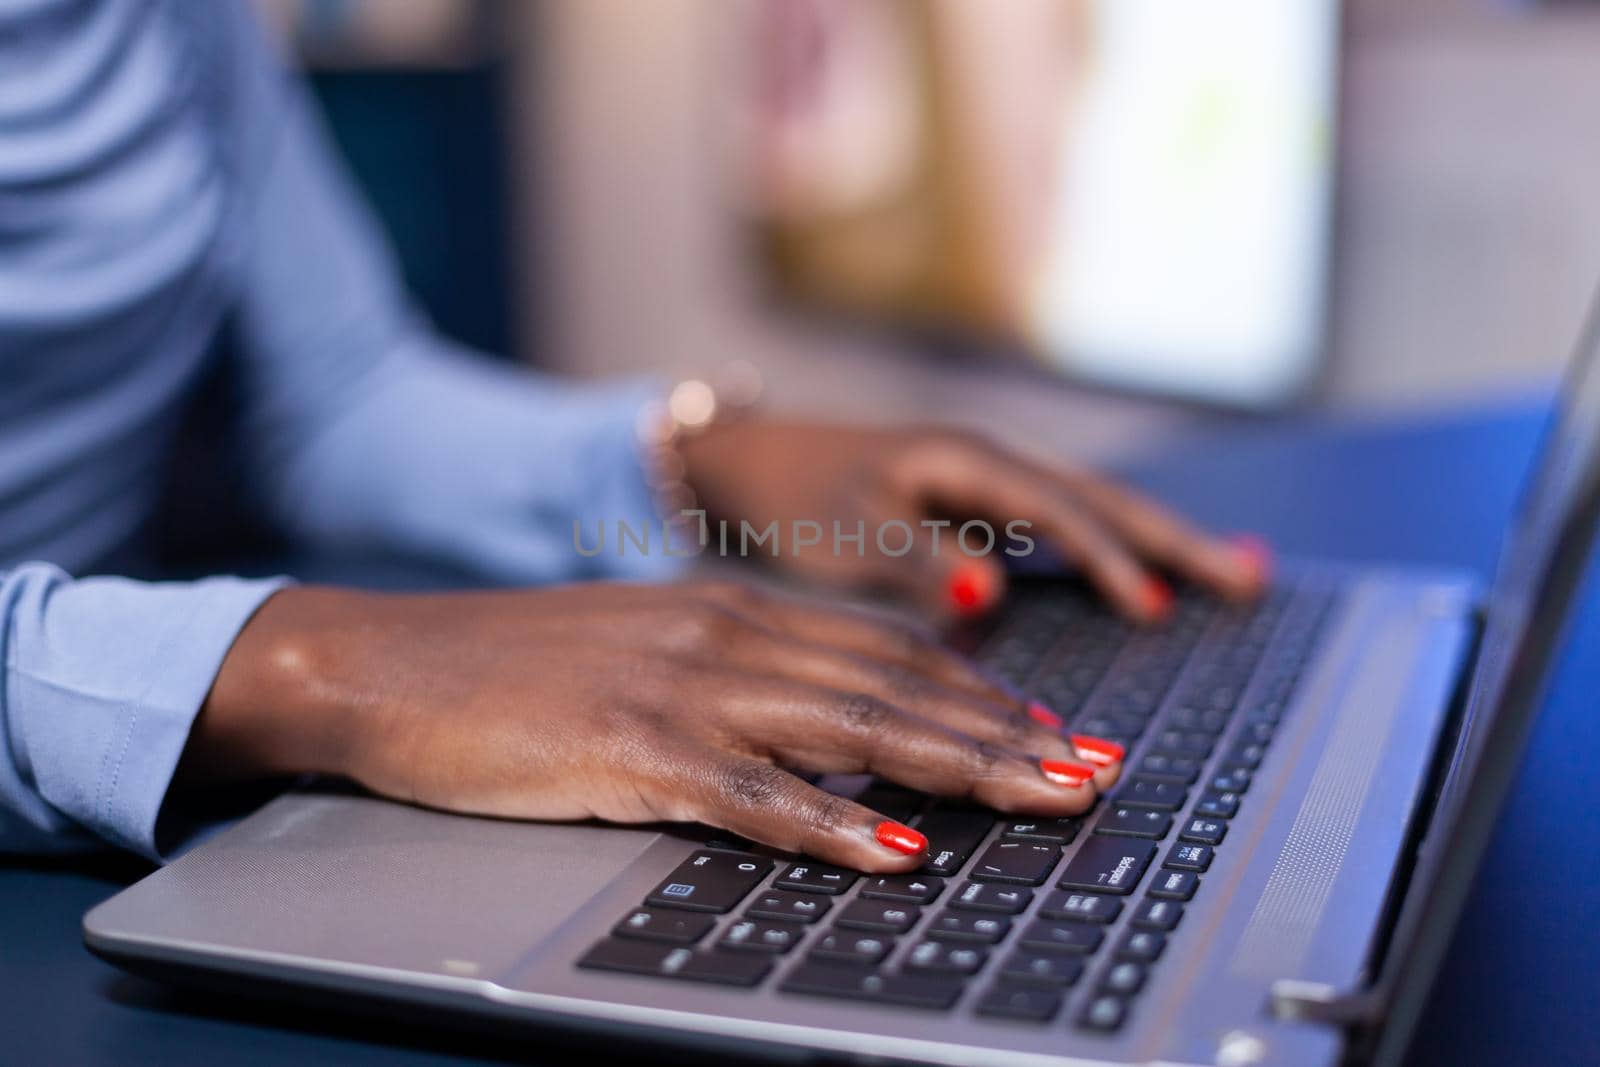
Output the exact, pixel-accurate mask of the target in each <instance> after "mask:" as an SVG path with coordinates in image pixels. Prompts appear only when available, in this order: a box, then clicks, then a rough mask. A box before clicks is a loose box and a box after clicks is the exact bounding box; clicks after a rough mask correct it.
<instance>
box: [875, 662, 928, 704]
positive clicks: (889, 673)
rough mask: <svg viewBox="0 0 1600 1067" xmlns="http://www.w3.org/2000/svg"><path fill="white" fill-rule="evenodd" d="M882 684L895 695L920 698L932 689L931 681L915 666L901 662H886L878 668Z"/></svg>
mask: <svg viewBox="0 0 1600 1067" xmlns="http://www.w3.org/2000/svg"><path fill="white" fill-rule="evenodd" d="M878 670H879V673H880V675H881V677H882V678H883V684H884V685H885V686H886V687H887V688H888V691H889V692H891V693H893V694H895V695H896V696H897V697H901V698H905V699H915V700H920V699H923V698H925V697H927V696H928V695H929V694H931V693H932V692H933V690H934V685H933V682H932V681H930V680H929V679H928V677H927V676H926V675H925V674H923V673H922V672H921V671H919V670H917V669H916V668H915V667H910V666H907V665H906V664H903V663H886V664H884V665H883V666H882V667H880V668H878Z"/></svg>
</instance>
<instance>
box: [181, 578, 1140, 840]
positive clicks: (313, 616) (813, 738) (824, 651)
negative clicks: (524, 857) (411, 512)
mask: <svg viewBox="0 0 1600 1067" xmlns="http://www.w3.org/2000/svg"><path fill="white" fill-rule="evenodd" d="M1052 719H1053V716H1051V715H1050V714H1049V713H1048V711H1045V710H1044V709H1041V708H1039V707H1038V706H1037V705H1029V704H1028V703H1027V702H1026V701H1025V700H1024V699H1023V698H1022V697H1020V696H1018V695H1017V694H1015V693H1013V692H1011V691H1009V690H1007V689H1006V688H1004V687H1003V686H1002V685H1000V684H999V683H997V682H995V681H994V680H992V679H990V678H988V677H986V676H984V675H983V674H981V673H980V672H979V671H978V669H976V668H975V667H973V666H971V665H970V664H968V663H967V662H965V661H963V660H962V659H960V658H959V657H957V656H955V655H953V654H951V653H950V652H948V651H946V650H944V649H943V648H941V647H940V646H939V645H938V644H936V643H935V642H933V641H932V640H931V639H929V638H928V637H927V636H925V635H922V634H920V633H917V632H915V631H913V630H910V629H906V628H902V627H900V626H897V625H891V624H888V623H884V622H880V621H876V620H874V619H872V618H870V617H868V616H866V615H863V614H859V613H856V612H851V611H844V610H839V609H835V608H827V607H822V606H818V605H814V604H811V603H808V602H804V601H801V600H798V599H794V598H791V597H786V596H777V595H773V594H768V593H760V592H756V591H754V590H751V589H748V588H745V587H743V586H739V585H733V584H704V583H702V584H685V585H677V586H666V587H655V586H628V585H609V584H592V585H572V586H565V587H559V588H553V589H549V590H544V591H536V592H507V593H469V594H456V595H434V596H392V595H377V594H367V593H355V592H346V591H341V590H332V589H318V588H309V587H304V588H291V589H286V590H284V591H282V592H279V593H277V594H276V595H274V596H273V597H271V598H270V599H269V600H268V601H267V602H266V603H265V604H264V605H263V606H262V608H261V610H260V611H259V612H258V613H257V614H256V616H255V617H254V618H253V619H252V620H251V621H250V622H249V624H248V625H246V627H245V628H244V630H243V632H242V633H241V634H240V636H239V638H238V640H237V641H236V642H235V644H234V646H233V649H232V650H231V651H230V652H229V654H228V657H227V659H226V661H225V662H224V664H223V667H222V670H221V672H220V674H219V676H218V678H217V681H216V684H215V686H214V687H213V690H212V692H211V695H210V697H209V699H208V700H207V703H206V706H205V708H204V709H203V710H202V712H201V715H200V717H199V718H198V720H197V721H196V724H195V728H194V732H193V735H192V736H191V739H190V743H189V747H188V749H187V750H186V752H185V755H184V760H183V764H182V767H181V768H180V772H181V778H182V780H183V781H185V782H191V783H192V782H201V781H217V780H234V779H242V778H249V777H258V776H263V775H273V774H298V773H323V774H333V775H342V776H347V777H349V778H352V779H354V780H356V781H357V782H359V783H361V784H362V785H364V786H366V787H368V788H369V789H372V790H373V791H375V792H378V793H381V794H384V795H387V796H390V797H395V798H398V799H401V800H407V801H414V802H416V803H420V804H425V805H428V806H431V807H436V808H444V809H448V810H451V811H459V812H469V813H476V814H483V815H495V816H507V817H513V818H530V819H583V818H590V817H593V818H600V819H606V820H611V821H614V822H623V823H640V822H655V821H663V820H665V821H679V820H698V821H701V822H705V823H709V824H711V825H714V826H718V827H722V828H725V829H727V830H730V831H732V832H734V833H736V834H741V835H743V836H745V837H748V838H751V839H753V840H755V841H759V842H763V843H765V844H768V845H773V846H776V847H778V848H781V849H786V850H793V851H802V852H806V853H808V854H810V855H813V856H816V857H818V858H820V859H823V860H828V861H831V862H833V863H838V864H843V865H845V866H849V867H855V868H858V869H860V870H864V871H877V872H888V871H907V870H912V869H914V868H916V867H917V866H918V865H919V864H921V863H922V862H923V859H924V856H923V851H924V849H925V847H926V842H925V841H924V840H923V839H922V836H921V835H920V834H918V833H917V832H916V831H915V830H911V829H909V828H907V827H904V826H901V825H899V824H897V823H892V822H889V821H888V820H886V819H885V818H884V817H883V816H882V815H881V814H879V813H877V812H873V811H870V810H868V809H866V808H864V807H862V806H860V805H859V804H856V803H854V802H852V801H849V800H843V799H840V798H838V797H835V796H832V795H830V794H827V793H825V792H823V791H821V790H819V789H816V788H814V787H813V786H811V785H809V784H808V783H806V782H805V781H804V780H802V779H801V778H799V777H797V776H796V774H795V773H791V772H796V771H797V772H806V771H810V772H852V773H853V772H871V773H873V774H877V775H881V776H882V777H884V778H887V779H890V780H892V781H895V782H899V783H902V784H904V785H906V786H909V787H911V788H913V789H917V790H921V791H924V792H928V793H934V794H942V795H946V796H958V797H970V798H972V799H973V800H975V801H977V802H979V803H981V804H984V805H986V806H988V807H991V808H994V809H996V810H999V811H1005V812H1017V813H1025V814H1029V815H1037V816H1064V815H1072V814H1075V813H1078V812H1082V811H1084V810H1085V809H1087V808H1088V807H1089V805H1090V804H1091V803H1092V802H1093V800H1094V798H1095V796H1096V793H1097V791H1098V790H1103V789H1106V788H1107V787H1109V786H1110V785H1111V784H1112V783H1113V782H1114V781H1115V780H1116V778H1117V775H1118V773H1119V771H1120V767H1121V764H1120V760H1121V757H1122V751H1121V749H1120V748H1118V747H1117V746H1115V745H1110V744H1107V743H1105V742H1098V741H1096V740H1095V739H1093V738H1069V737H1065V736H1063V735H1062V734H1061V732H1060V731H1059V730H1058V729H1055V728H1052V727H1051V726H1049V725H1047V724H1048V723H1050V722H1051V721H1052ZM1054 721H1055V725H1056V726H1059V720H1054Z"/></svg>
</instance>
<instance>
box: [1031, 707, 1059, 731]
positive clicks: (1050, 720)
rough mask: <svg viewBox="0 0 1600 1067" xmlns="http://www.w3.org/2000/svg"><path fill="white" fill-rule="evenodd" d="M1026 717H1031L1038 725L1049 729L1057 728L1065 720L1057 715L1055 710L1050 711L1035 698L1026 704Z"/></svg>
mask: <svg viewBox="0 0 1600 1067" xmlns="http://www.w3.org/2000/svg"><path fill="white" fill-rule="evenodd" d="M1028 718H1030V719H1032V720H1033V721H1034V722H1036V723H1038V724H1039V725H1040V726H1043V727H1046V728H1048V729H1051V730H1059V729H1061V728H1062V727H1063V726H1065V725H1066V721H1065V720H1064V719H1062V718H1061V716H1059V715H1057V714H1056V713H1055V712H1053V711H1051V710H1050V709H1049V708H1047V707H1045V706H1044V705H1043V704H1041V703H1039V702H1038V701H1037V700H1035V701H1034V702H1033V703H1031V704H1029V705H1028Z"/></svg>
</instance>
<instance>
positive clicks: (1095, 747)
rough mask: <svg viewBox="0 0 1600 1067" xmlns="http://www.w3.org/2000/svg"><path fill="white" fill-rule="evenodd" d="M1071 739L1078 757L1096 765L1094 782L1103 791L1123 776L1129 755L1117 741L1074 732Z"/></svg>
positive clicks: (1093, 765)
mask: <svg viewBox="0 0 1600 1067" xmlns="http://www.w3.org/2000/svg"><path fill="white" fill-rule="evenodd" d="M1069 740H1070V741H1071V743H1072V749H1073V752H1074V753H1075V754H1076V756H1077V758H1078V759H1080V760H1082V761H1083V762H1084V763H1087V764H1089V765H1090V766H1092V767H1094V769H1095V771H1094V784H1095V786H1096V787H1097V788H1098V789H1099V790H1100V791H1101V792H1102V793H1103V792H1105V791H1106V790H1107V789H1110V788H1111V787H1112V786H1113V785H1115V784H1116V782H1117V779H1118V778H1120V777H1121V776H1122V763H1123V760H1125V759H1126V758H1127V755H1128V753H1127V750H1126V749H1124V748H1123V747H1122V746H1121V745H1120V744H1118V743H1117V742H1115V741H1110V740H1107V739H1106V738H1104V737H1095V736H1093V735H1092V734H1072V735H1071V736H1070V738H1069Z"/></svg>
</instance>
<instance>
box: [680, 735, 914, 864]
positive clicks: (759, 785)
mask: <svg viewBox="0 0 1600 1067" xmlns="http://www.w3.org/2000/svg"><path fill="white" fill-rule="evenodd" d="M680 788H687V789H690V790H693V793H694V796H695V797H696V798H697V799H696V801H695V806H694V811H695V817H696V818H697V819H698V820H699V821H701V822H705V823H709V824H710V825H712V826H718V827H721V828H722V829H725V830H730V831H732V832H733V833H736V834H738V835H740V836H741V837H747V838H749V839H750V840H752V841H757V842H760V843H761V844H764V845H771V846H772V847H773V848H778V849H782V850H784V851H785V852H803V853H805V854H806V855H808V856H815V857H816V858H818V859H820V860H825V861H827V862H828V863H836V864H838V865H840V866H842V867H851V868H854V869H856V870H860V871H868V872H872V873H894V872H901V871H913V870H916V869H917V868H918V867H920V866H921V865H922V863H923V861H924V860H925V859H926V858H927V856H926V852H927V847H928V842H927V838H925V837H923V836H922V835H921V834H919V833H917V831H915V830H913V829H911V828H910V827H908V826H903V825H901V824H900V823H897V822H895V821H893V820H892V819H887V818H885V817H884V816H882V815H880V814H878V813H877V812H874V811H872V810H871V809H870V808H866V807H863V806H862V805H860V804H857V803H856V802H855V801H853V800H848V799H846V798H844V797H838V796H834V795H833V794H832V793H827V792H824V791H823V790H821V789H818V788H816V787H815V786H813V785H810V784H808V783H806V782H804V781H802V780H801V779H800V778H797V777H795V776H794V775H793V774H791V773H789V772H788V771H786V770H783V769H782V768H781V767H777V766H774V765H773V764H771V763H766V762H763V761H761V760H757V759H749V758H741V757H737V756H729V755H714V754H710V753H708V758H706V759H705V760H703V761H701V762H700V763H699V764H698V765H697V766H695V767H694V768H693V770H692V771H691V773H690V774H688V775H687V776H686V780H685V781H684V782H683V783H681V785H680Z"/></svg>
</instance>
